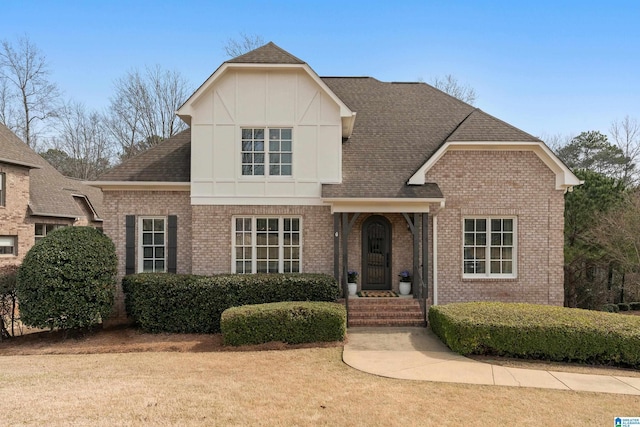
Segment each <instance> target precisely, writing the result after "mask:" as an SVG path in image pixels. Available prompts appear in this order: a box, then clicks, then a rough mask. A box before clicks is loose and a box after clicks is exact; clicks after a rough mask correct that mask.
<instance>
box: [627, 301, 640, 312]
mask: <svg viewBox="0 0 640 427" xmlns="http://www.w3.org/2000/svg"><path fill="white" fill-rule="evenodd" d="M629 307H630V308H631V310H633V311H638V310H640V302H632V303H629Z"/></svg>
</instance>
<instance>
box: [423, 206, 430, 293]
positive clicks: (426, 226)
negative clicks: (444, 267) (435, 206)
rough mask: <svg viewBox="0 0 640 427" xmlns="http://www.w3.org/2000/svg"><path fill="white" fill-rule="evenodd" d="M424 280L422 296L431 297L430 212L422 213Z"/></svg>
mask: <svg viewBox="0 0 640 427" xmlns="http://www.w3.org/2000/svg"><path fill="white" fill-rule="evenodd" d="M422 281H423V283H424V292H423V293H422V298H424V299H425V300H426V299H427V298H429V214H428V213H426V212H425V213H423V214H422Z"/></svg>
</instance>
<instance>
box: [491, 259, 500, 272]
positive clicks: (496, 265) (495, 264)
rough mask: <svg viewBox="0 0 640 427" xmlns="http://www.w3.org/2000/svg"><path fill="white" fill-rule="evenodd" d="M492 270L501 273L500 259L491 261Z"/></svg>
mask: <svg viewBox="0 0 640 427" xmlns="http://www.w3.org/2000/svg"><path fill="white" fill-rule="evenodd" d="M491 272H492V273H495V274H500V261H491Z"/></svg>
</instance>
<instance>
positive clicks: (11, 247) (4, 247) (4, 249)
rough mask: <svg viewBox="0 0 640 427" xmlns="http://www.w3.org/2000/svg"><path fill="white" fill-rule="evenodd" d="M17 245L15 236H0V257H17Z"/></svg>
mask: <svg viewBox="0 0 640 427" xmlns="http://www.w3.org/2000/svg"><path fill="white" fill-rule="evenodd" d="M17 243H18V238H17V237H16V236H0V255H18V252H17V249H18V245H17Z"/></svg>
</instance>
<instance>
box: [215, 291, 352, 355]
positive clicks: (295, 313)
mask: <svg viewBox="0 0 640 427" xmlns="http://www.w3.org/2000/svg"><path fill="white" fill-rule="evenodd" d="M221 329H222V337H223V341H224V344H226V345H234V346H238V345H245V344H262V343H267V342H272V341H281V342H285V343H287V344H300V343H308V342H325V341H342V340H344V337H345V334H346V332H347V311H346V309H345V307H344V306H343V305H341V304H336V303H331V302H297V301H296V302H276V303H270V304H256V305H245V306H242V307H232V308H229V309H227V310H225V311H224V312H223V313H222V319H221Z"/></svg>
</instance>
